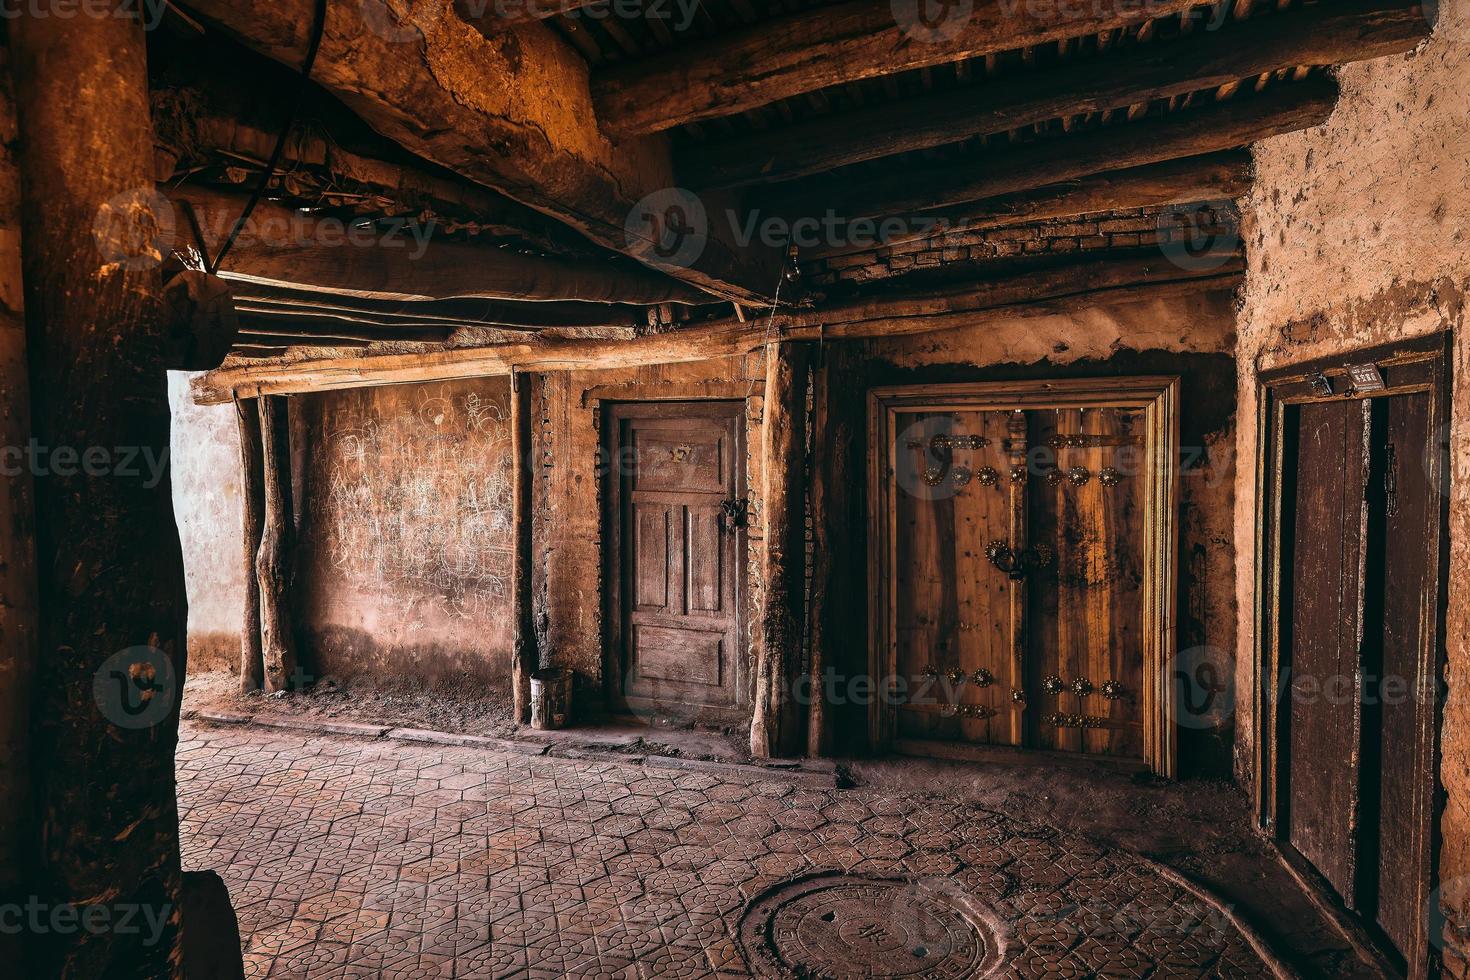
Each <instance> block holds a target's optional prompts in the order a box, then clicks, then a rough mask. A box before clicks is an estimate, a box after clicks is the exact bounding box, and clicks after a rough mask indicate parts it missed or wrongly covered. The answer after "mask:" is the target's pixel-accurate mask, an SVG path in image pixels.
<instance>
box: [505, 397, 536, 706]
mask: <svg viewBox="0 0 1470 980" xmlns="http://www.w3.org/2000/svg"><path fill="white" fill-rule="evenodd" d="M510 425H511V452H512V453H513V454H514V455H515V460H514V463H513V464H512V465H513V470H512V491H513V493H514V494H515V498H514V500H513V502H512V508H511V512H512V520H511V523H512V525H513V533H514V534H515V541H514V543H513V545H512V549H511V553H512V558H511V561H512V566H513V576H514V584H513V586H512V588H513V590H514V591H513V593H512V597H511V616H512V618H513V620H514V623H513V628H514V641H513V644H512V650H511V683H512V687H513V690H514V692H515V715H516V720H517V721H518V722H520V723H521V724H523V725H524V724H527V723H528V722H530V720H531V673H532V672H533V671H535V670H536V669H537V667H538V666H539V659H540V657H539V654H538V652H537V649H536V631H535V622H534V620H533V614H532V610H531V606H532V601H531V577H532V575H533V573H534V567H533V566H534V562H533V561H532V558H531V548H532V545H531V541H532V537H531V522H532V510H531V508H532V496H531V494H532V474H533V473H534V472H535V465H534V463H535V461H534V460H532V459H531V453H532V451H533V450H532V448H531V446H532V443H531V379H530V378H529V377H527V376H526V375H524V374H517V373H512V374H511V376H510Z"/></svg>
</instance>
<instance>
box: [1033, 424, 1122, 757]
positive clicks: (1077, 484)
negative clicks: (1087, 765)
mask: <svg viewBox="0 0 1470 980" xmlns="http://www.w3.org/2000/svg"><path fill="white" fill-rule="evenodd" d="M1140 416H1141V413H1139V412H1137V411H1125V410H1121V409H1115V408H1066V409H1053V410H1040V411H1036V412H1033V413H1032V415H1031V433H1032V435H1031V440H1032V443H1033V446H1034V448H1033V450H1032V456H1031V459H1032V466H1031V486H1032V490H1031V543H1032V545H1033V547H1038V548H1042V549H1044V550H1045V553H1046V554H1047V555H1049V556H1050V558H1051V560H1050V561H1048V562H1046V563H1045V564H1043V565H1041V566H1040V567H1038V568H1037V570H1036V571H1035V572H1033V573H1032V574H1031V576H1030V578H1029V580H1028V581H1029V584H1030V590H1029V600H1030V601H1029V609H1028V612H1029V635H1030V644H1029V652H1030V657H1029V664H1028V666H1029V668H1030V669H1029V676H1028V678H1027V688H1028V692H1029V696H1030V698H1031V704H1032V707H1033V709H1034V712H1033V719H1034V723H1035V724H1036V726H1037V729H1036V744H1037V746H1038V747H1040V748H1045V749H1058V750H1062V751H1067V752H1085V753H1092V754H1099V755H1109V756H1120V757H1123V758H1134V759H1136V758H1140V757H1141V756H1142V755H1143V714H1142V711H1143V705H1142V700H1141V693H1142V685H1143V652H1142V636H1141V630H1142V626H1143V606H1142V599H1143V561H1144V556H1143V542H1144V534H1143V527H1144V521H1143V511H1142V508H1143V496H1144V488H1143V466H1142V464H1143V462H1144V455H1143V439H1142V433H1141V429H1142V425H1141V424H1140Z"/></svg>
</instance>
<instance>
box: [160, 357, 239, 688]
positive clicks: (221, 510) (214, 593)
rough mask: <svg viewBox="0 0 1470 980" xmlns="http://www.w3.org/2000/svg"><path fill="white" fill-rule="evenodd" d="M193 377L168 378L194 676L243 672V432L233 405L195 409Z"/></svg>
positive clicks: (172, 374) (177, 516)
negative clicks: (191, 395) (241, 658)
mask: <svg viewBox="0 0 1470 980" xmlns="http://www.w3.org/2000/svg"><path fill="white" fill-rule="evenodd" d="M192 377H194V376H193V375H190V374H186V373H184V372H177V371H176V372H170V374H169V378H168V399H169V408H170V415H171V428H170V434H169V455H170V456H171V458H172V463H173V469H172V479H173V497H174V520H175V521H176V522H177V524H178V527H179V543H180V544H181V545H182V546H183V549H184V583H185V586H186V587H187V589H188V595H189V672H190V673H194V674H197V673H202V672H203V671H208V670H231V671H238V670H239V669H240V623H241V618H242V617H243V615H244V596H245V567H244V559H243V558H242V556H241V554H240V551H241V544H240V540H241V535H242V534H243V531H242V527H241V520H242V516H241V510H240V433H239V429H238V428H237V427H236V422H235V407H234V406H233V405H196V404H194V399H193V398H191V397H190V395H189V381H190V379H191V378H192ZM251 404H252V405H253V404H254V403H253V402H252V403H251Z"/></svg>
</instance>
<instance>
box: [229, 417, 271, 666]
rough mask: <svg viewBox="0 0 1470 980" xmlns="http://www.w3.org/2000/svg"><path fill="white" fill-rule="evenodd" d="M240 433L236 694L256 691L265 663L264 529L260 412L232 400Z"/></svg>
mask: <svg viewBox="0 0 1470 980" xmlns="http://www.w3.org/2000/svg"><path fill="white" fill-rule="evenodd" d="M235 420H236V423H237V429H238V431H239V434H240V498H241V499H240V518H241V521H240V523H241V526H240V530H241V534H242V536H243V547H242V549H241V554H242V555H243V557H244V564H245V603H244V609H242V610H241V614H240V691H241V692H242V693H247V694H248V693H249V692H251V691H258V690H260V686H261V684H262V683H264V681H265V661H264V659H263V655H262V653H261V645H260V588H259V585H258V582H257V580H256V577H255V556H256V553H257V552H258V551H259V550H260V538H261V533H262V531H263V529H264V526H265V487H264V486H263V483H264V460H263V458H262V454H261V448H260V409H259V408H258V407H257V406H256V404H255V402H254V401H240V400H238V399H237V400H236V401H235Z"/></svg>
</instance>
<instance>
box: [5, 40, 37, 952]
mask: <svg viewBox="0 0 1470 980" xmlns="http://www.w3.org/2000/svg"><path fill="white" fill-rule="evenodd" d="M14 142H15V104H14V102H13V101H12V99H11V94H10V82H9V66H8V64H7V58H6V53H5V50H4V49H3V48H0V453H3V454H4V455H3V456H0V902H9V901H12V900H14V899H15V898H18V897H20V895H21V892H22V888H21V885H22V881H23V877H22V871H21V865H22V863H23V861H24V858H25V855H26V854H27V852H28V850H29V848H28V846H27V843H26V836H25V835H26V823H27V814H28V812H29V811H28V807H29V803H30V774H29V765H28V762H29V756H30V719H31V677H32V674H33V672H34V670H35V664H36V615H37V614H36V561H35V554H36V551H35V534H36V525H35V510H34V497H33V496H32V493H31V471H30V467H28V466H27V465H26V464H25V457H24V455H23V454H22V450H23V448H24V447H25V446H26V445H27V443H28V442H29V441H30V438H31V406H30V380H29V379H30V373H29V369H28V368H27V366H26V335H25V314H24V310H25V304H24V303H23V302H22V300H21V286H20V280H21V269H20V261H21V260H20V174H19V172H18V171H17V169H16V161H15V159H14V158H13V157H12V156H11V151H10V149H9V147H10V146H12V145H13V144H14ZM19 956H20V948H19V937H18V936H10V935H0V962H8V963H15V962H18V957H19Z"/></svg>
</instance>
